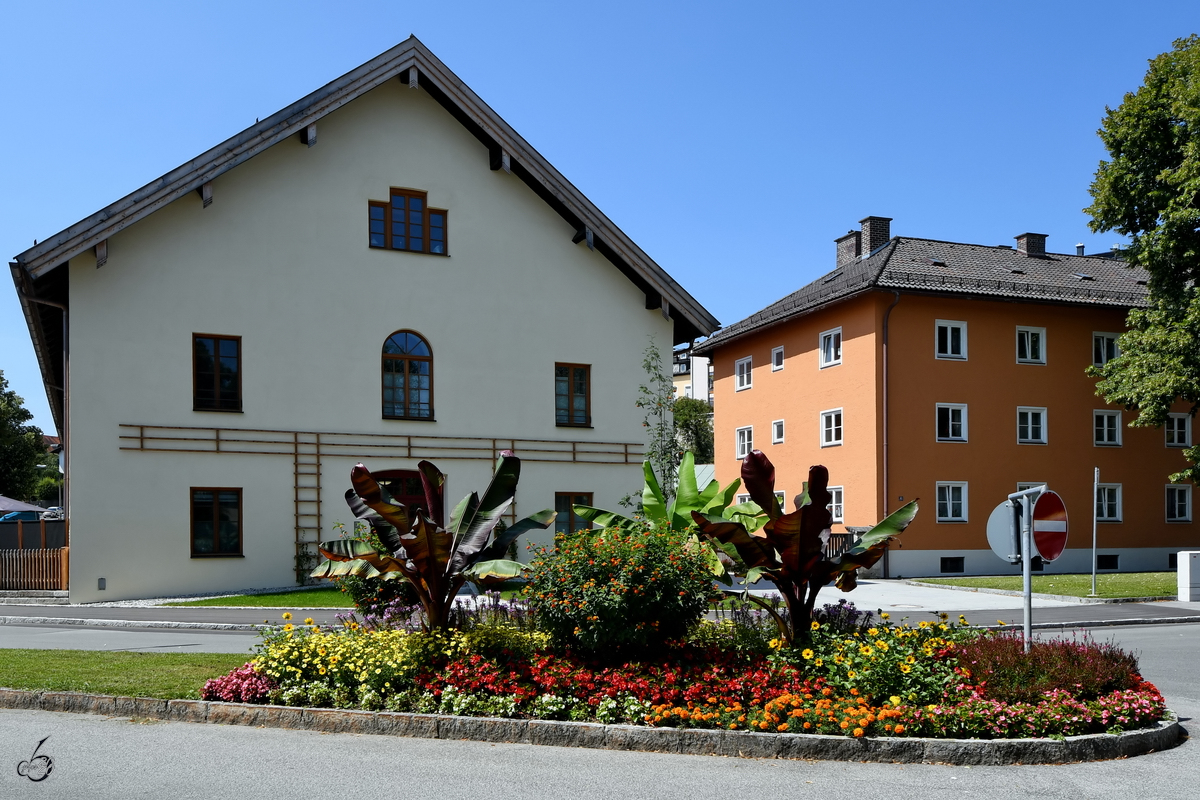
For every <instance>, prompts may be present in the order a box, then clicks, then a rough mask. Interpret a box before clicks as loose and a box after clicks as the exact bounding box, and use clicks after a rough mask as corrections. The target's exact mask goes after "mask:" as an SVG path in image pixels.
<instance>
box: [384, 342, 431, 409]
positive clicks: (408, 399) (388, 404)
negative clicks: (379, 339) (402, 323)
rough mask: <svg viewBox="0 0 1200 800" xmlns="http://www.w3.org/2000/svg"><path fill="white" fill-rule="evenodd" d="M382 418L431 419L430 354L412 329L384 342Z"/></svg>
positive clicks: (424, 343)
mask: <svg viewBox="0 0 1200 800" xmlns="http://www.w3.org/2000/svg"><path fill="white" fill-rule="evenodd" d="M382 369H383V416H384V419H429V420H431V419H433V353H432V351H430V349H429V344H428V343H426V341H425V340H424V339H422V338H421V337H420V336H418V335H417V334H415V333H413V332H412V331H396V332H395V333H393V334H392V335H391V336H389V337H388V339H387V341H386V342H384V343H383V366H382Z"/></svg>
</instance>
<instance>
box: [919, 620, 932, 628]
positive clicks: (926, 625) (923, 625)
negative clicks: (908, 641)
mask: <svg viewBox="0 0 1200 800" xmlns="http://www.w3.org/2000/svg"><path fill="white" fill-rule="evenodd" d="M929 625H930V623H929V622H926V621H925V620H921V624H920V627H922V628H928V627H929Z"/></svg>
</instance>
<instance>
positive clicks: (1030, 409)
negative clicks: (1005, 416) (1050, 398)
mask: <svg viewBox="0 0 1200 800" xmlns="http://www.w3.org/2000/svg"><path fill="white" fill-rule="evenodd" d="M1023 413H1024V414H1031V415H1032V414H1038V415H1040V423H1041V425H1040V427H1041V430H1042V435H1041V438H1039V439H1035V438H1033V437H1032V436H1027V437H1026V438H1024V439H1022V438H1021V414H1023ZM1026 427H1027V428H1028V429H1029V431H1030V433H1032V431H1033V417H1032V416H1030V418H1029V422H1028V423H1026ZM1049 443H1050V421H1049V414H1048V413H1047V410H1046V408H1045V407H1044V406H1017V444H1049Z"/></svg>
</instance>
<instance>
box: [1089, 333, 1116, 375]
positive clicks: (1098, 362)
mask: <svg viewBox="0 0 1200 800" xmlns="http://www.w3.org/2000/svg"><path fill="white" fill-rule="evenodd" d="M1120 336H1121V334H1119V333H1107V332H1105V331H1092V366H1094V367H1103V366H1104V365H1105V364H1107V363H1108V362H1109V361H1111V360H1112V359H1114V358H1116V357H1117V356H1119V355H1121V348H1120V347H1119V346H1118V345H1117V339H1119V338H1120ZM1109 340H1112V350H1113V354H1112V356H1109V355H1108V341H1109ZM1097 344H1099V345H1100V348H1101V352H1099V353H1097V348H1096V345H1097ZM1097 355H1099V356H1100V358H1096V356H1097Z"/></svg>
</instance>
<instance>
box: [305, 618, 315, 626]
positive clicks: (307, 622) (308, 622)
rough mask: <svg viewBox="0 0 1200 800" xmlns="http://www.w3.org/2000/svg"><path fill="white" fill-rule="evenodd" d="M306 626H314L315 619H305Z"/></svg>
mask: <svg viewBox="0 0 1200 800" xmlns="http://www.w3.org/2000/svg"><path fill="white" fill-rule="evenodd" d="M304 624H305V625H312V624H313V618H312V617H305V618H304Z"/></svg>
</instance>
